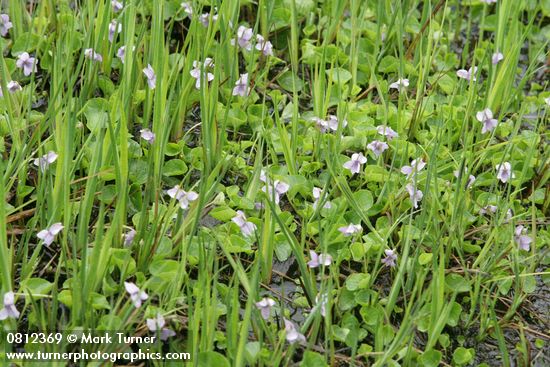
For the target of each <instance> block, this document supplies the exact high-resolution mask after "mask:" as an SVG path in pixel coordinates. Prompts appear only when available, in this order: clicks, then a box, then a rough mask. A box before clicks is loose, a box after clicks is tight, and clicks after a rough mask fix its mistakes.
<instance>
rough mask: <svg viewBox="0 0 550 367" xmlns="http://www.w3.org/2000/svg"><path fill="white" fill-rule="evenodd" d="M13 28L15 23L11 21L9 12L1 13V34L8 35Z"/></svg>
mask: <svg viewBox="0 0 550 367" xmlns="http://www.w3.org/2000/svg"><path fill="white" fill-rule="evenodd" d="M11 28H13V24H12V23H11V22H10V16H9V15H8V14H0V34H1V35H2V37H6V36H7V35H8V31H9V30H10V29H11Z"/></svg>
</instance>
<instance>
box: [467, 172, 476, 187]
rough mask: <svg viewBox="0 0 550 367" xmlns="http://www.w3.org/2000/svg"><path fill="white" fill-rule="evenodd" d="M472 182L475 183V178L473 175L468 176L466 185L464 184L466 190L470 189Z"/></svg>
mask: <svg viewBox="0 0 550 367" xmlns="http://www.w3.org/2000/svg"><path fill="white" fill-rule="evenodd" d="M474 182H476V176H474V175H469V176H468V183H467V184H466V188H468V189H469V188H470V187H472V186H473V184H474Z"/></svg>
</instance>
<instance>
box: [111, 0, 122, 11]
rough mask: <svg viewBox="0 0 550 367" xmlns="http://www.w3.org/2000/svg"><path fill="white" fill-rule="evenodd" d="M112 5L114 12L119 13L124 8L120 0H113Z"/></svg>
mask: <svg viewBox="0 0 550 367" xmlns="http://www.w3.org/2000/svg"><path fill="white" fill-rule="evenodd" d="M111 7H112V8H113V12H115V13H118V12H119V11H121V10H122V9H123V8H124V5H122V3H121V2H120V1H117V0H111Z"/></svg>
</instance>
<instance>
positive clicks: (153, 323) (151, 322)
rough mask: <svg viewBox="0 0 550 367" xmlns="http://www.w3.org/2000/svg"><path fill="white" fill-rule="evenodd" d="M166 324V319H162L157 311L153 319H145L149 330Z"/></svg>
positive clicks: (159, 328)
mask: <svg viewBox="0 0 550 367" xmlns="http://www.w3.org/2000/svg"><path fill="white" fill-rule="evenodd" d="M165 324H166V321H165V320H164V317H163V316H162V315H161V314H160V312H159V313H157V317H155V318H154V319H147V328H148V329H149V331H153V332H155V331H157V330H161V329H162V328H163V327H164V325H165Z"/></svg>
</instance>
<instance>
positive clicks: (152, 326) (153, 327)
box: [146, 312, 176, 340]
mask: <svg viewBox="0 0 550 367" xmlns="http://www.w3.org/2000/svg"><path fill="white" fill-rule="evenodd" d="M146 322H147V328H148V329H149V331H151V332H153V333H155V332H158V331H160V340H167V339H168V338H170V337H172V336H174V335H176V333H175V332H174V331H173V330H170V329H168V328H165V327H164V325H166V321H165V320H164V317H163V316H162V315H161V314H160V312H159V313H157V317H155V318H154V319H147V321H146Z"/></svg>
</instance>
